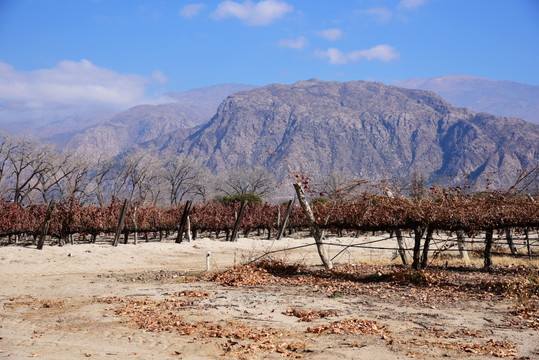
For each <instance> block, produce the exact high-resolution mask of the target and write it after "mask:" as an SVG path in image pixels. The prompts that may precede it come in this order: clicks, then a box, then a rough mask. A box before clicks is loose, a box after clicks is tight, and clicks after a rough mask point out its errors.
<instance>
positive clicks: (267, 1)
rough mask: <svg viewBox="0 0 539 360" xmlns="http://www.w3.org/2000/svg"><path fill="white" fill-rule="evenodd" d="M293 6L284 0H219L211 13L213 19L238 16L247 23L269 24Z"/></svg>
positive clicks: (289, 10)
mask: <svg viewBox="0 0 539 360" xmlns="http://www.w3.org/2000/svg"><path fill="white" fill-rule="evenodd" d="M293 9H294V8H293V7H292V6H291V5H289V4H287V3H286V2H284V1H278V0H263V1H259V2H258V3H254V2H252V1H251V0H246V1H244V2H243V3H241V4H240V3H238V2H235V1H231V0H226V1H223V2H221V3H220V4H219V5H218V6H217V9H216V10H215V11H214V12H213V13H212V14H211V17H212V18H214V19H217V20H219V19H225V18H231V17H232V18H238V19H240V20H242V21H243V22H245V23H246V24H247V25H269V24H271V23H272V22H273V21H275V20H277V19H279V18H281V17H283V16H284V15H285V14H286V13H288V12H291V11H292V10H293Z"/></svg>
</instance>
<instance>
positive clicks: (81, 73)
mask: <svg viewBox="0 0 539 360" xmlns="http://www.w3.org/2000/svg"><path fill="white" fill-rule="evenodd" d="M454 74H464V75H472V76H478V77H484V78H491V79H500V80H512V81H518V82H524V83H528V84H534V85H539V1H537V0H393V1H390V0H387V1H383V0H356V1H354V0H334V1H314V0H300V1H293V0H264V1H258V0H252V1H249V0H248V1H244V0H238V1H231V0H225V1H221V0H218V1H196V0H195V1H179V0H176V1H171V0H166V1H159V0H152V1H149V0H148V1H145V0H47V1H45V0H0V110H2V107H3V108H4V109H8V108H16V107H19V108H21V107H34V108H40V107H47V106H63V105H65V106H68V105H70V106H79V105H80V106H82V105H87V106H111V107H118V108H127V107H128V106H131V105H134V104H137V103H143V102H146V103H152V102H153V103H156V102H163V101H166V96H165V94H166V93H167V92H171V91H174V92H175V91H185V90H188V89H192V88H198V87H203V86H209V85H213V84H219V83H231V82H236V83H243V84H253V85H265V84H269V83H293V82H296V81H298V80H306V79H309V78H318V79H322V80H338V81H349V80H376V81H381V82H384V83H392V82H394V81H396V80H401V79H407V78H416V77H436V76H441V75H454Z"/></svg>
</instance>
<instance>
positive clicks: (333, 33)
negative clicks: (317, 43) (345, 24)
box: [319, 29, 342, 41]
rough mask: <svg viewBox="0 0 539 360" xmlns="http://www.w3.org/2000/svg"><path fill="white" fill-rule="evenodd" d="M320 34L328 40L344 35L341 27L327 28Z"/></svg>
mask: <svg viewBox="0 0 539 360" xmlns="http://www.w3.org/2000/svg"><path fill="white" fill-rule="evenodd" d="M319 34H320V36H322V37H324V38H326V39H328V40H331V41H335V40H337V39H339V38H340V37H341V36H342V31H341V29H326V30H322V31H320V32H319Z"/></svg>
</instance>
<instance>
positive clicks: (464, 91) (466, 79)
mask: <svg viewBox="0 0 539 360" xmlns="http://www.w3.org/2000/svg"><path fill="white" fill-rule="evenodd" d="M394 85H396V86H402V87H405V88H410V89H421V90H431V91H434V92H435V93H437V94H438V95H440V96H441V97H443V98H444V99H446V100H448V101H449V102H450V103H451V104H453V105H455V106H460V107H467V108H470V109H472V110H474V111H479V112H488V113H491V114H495V115H499V116H510V117H517V118H521V119H524V120H526V121H529V122H532V123H535V124H539V86H535V85H528V84H522V83H517V82H513V81H501V80H491V79H482V78H478V77H473V76H464V75H451V76H440V77H436V78H433V79H407V80H402V81H398V82H396V83H395V84H394Z"/></svg>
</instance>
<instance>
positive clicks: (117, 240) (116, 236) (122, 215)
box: [112, 199, 129, 246]
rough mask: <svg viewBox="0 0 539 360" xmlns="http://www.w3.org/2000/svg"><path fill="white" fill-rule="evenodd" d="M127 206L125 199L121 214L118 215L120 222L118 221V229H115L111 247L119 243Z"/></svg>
mask: <svg viewBox="0 0 539 360" xmlns="http://www.w3.org/2000/svg"><path fill="white" fill-rule="evenodd" d="M128 205H129V201H128V200H127V199H125V200H124V205H123V207H122V213H121V214H120V220H119V221H118V227H117V228H116V235H115V236H114V241H113V242H112V245H113V246H118V242H119V241H120V235H122V231H123V229H124V225H125V215H126V214H127V207H128Z"/></svg>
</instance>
